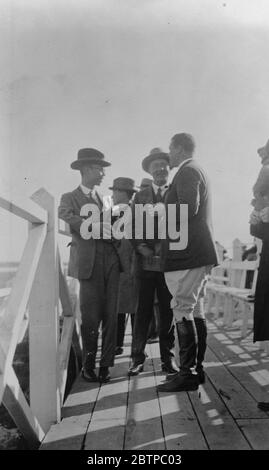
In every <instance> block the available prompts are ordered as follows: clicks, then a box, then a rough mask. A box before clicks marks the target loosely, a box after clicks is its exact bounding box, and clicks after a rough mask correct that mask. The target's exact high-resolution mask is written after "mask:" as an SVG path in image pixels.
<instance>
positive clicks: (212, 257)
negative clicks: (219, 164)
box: [158, 133, 218, 392]
mask: <svg viewBox="0 0 269 470" xmlns="http://www.w3.org/2000/svg"><path fill="white" fill-rule="evenodd" d="M169 149H170V166H171V168H174V167H177V173H176V174H175V176H174V178H173V181H172V183H171V185H170V187H169V189H168V191H167V193H166V197H165V204H166V206H168V205H169V204H175V205H176V208H177V212H176V225H177V230H178V229H179V228H180V224H181V223H188V243H187V246H186V248H185V249H178V250H177V249H172V244H171V242H174V241H175V240H171V239H170V238H169V235H168V236H167V238H166V239H165V240H164V241H163V243H162V254H161V257H162V265H163V269H164V272H165V280H166V283H167V286H168V289H169V291H170V293H171V295H172V301H171V307H172V309H173V314H174V320H175V325H176V332H177V335H178V343H179V367H180V370H179V372H178V373H176V374H173V375H170V376H168V377H167V381H166V382H165V383H164V384H161V385H159V386H158V390H159V391H160V392H174V391H179V392H180V391H190V390H197V388H198V385H199V383H204V381H205V374H204V370H203V360H204V356H205V351H206V337H207V327H206V320H205V316H204V311H203V297H204V288H205V283H206V280H207V275H208V274H209V272H210V270H211V268H212V266H214V265H216V264H217V263H218V261H217V253H216V249H215V244H214V241H213V240H214V238H213V233H212V222H211V196H210V190H209V184H208V180H207V177H206V175H205V173H204V171H203V170H202V168H201V167H200V166H199V165H198V163H196V161H195V160H194V159H193V154H194V150H195V142H194V139H193V137H192V136H191V135H190V134H186V133H181V134H176V135H175V136H174V137H173V138H172V140H171V143H170V147H169ZM180 204H187V205H188V220H187V221H186V220H185V221H183V220H180ZM168 224H169V220H168ZM173 248H174V247H173ZM195 368H196V371H195V370H194V369H195Z"/></svg>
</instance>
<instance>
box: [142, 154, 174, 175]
mask: <svg viewBox="0 0 269 470" xmlns="http://www.w3.org/2000/svg"><path fill="white" fill-rule="evenodd" d="M155 160H166V161H167V163H168V166H170V161H169V155H168V153H164V152H160V153H154V154H152V155H148V156H147V157H145V158H144V160H143V161H142V168H143V170H144V171H146V173H149V166H150V164H151V162H154V161H155Z"/></svg>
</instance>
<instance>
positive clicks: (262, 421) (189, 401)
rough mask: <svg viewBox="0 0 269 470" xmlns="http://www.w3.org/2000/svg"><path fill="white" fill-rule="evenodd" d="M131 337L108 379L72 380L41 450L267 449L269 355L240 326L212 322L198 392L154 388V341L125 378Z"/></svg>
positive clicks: (158, 379)
mask: <svg viewBox="0 0 269 470" xmlns="http://www.w3.org/2000/svg"><path fill="white" fill-rule="evenodd" d="M130 341H131V337H130V335H127V337H126V347H125V349H124V354H123V355H121V356H117V357H116V364H115V367H114V368H113V369H112V370H111V375H112V379H111V381H110V382H109V383H107V384H103V385H101V386H99V384H89V383H86V382H84V381H83V380H82V379H81V378H80V377H79V378H78V379H77V380H76V382H75V384H74V386H73V388H72V391H71V393H70V395H69V396H68V398H67V400H66V402H65V404H64V408H63V419H62V421H61V422H60V423H59V424H56V425H54V426H52V428H51V429H50V431H49V433H48V434H47V435H46V437H45V439H44V441H43V443H42V445H41V447H40V448H41V449H42V450H50V449H60V450H70V449H72V450H75V449H76V450H80V449H85V450H100V449H103V450H122V449H131V450H150V449H152V450H172V449H173V450H187V449H191V450H198V449H199V450H208V449H214V450H216V449H222V450H228V449H229V450H232V449H234V450H239V449H240V450H245V449H246V450H247V449H267V450H268V449H269V413H265V412H263V411H260V410H259V409H258V408H257V402H258V401H268V400H269V393H268V392H269V367H268V365H269V357H268V356H266V355H265V353H262V352H261V351H260V350H259V349H258V346H256V345H255V344H253V343H252V336H249V337H247V338H246V339H244V340H241V339H240V337H239V332H238V329H229V330H225V329H224V328H223V327H222V326H221V325H220V321H217V322H214V323H213V322H209V336H208V350H207V355H206V362H205V370H206V374H207V380H206V383H205V384H204V385H203V386H200V387H199V390H198V391H197V392H190V393H186V392H181V393H162V394H158V393H157V390H156V385H157V384H159V383H161V382H162V380H164V378H165V375H164V373H162V372H161V371H160V359H159V348H158V344H157V343H154V344H150V345H147V354H148V358H147V361H146V365H145V368H144V372H143V373H141V374H140V375H139V376H137V377H131V378H129V377H127V370H128V367H129V363H130V360H129V355H130Z"/></svg>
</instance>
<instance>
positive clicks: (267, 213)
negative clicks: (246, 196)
mask: <svg viewBox="0 0 269 470" xmlns="http://www.w3.org/2000/svg"><path fill="white" fill-rule="evenodd" d="M260 218H261V220H262V221H263V222H265V223H268V222H269V207H265V208H264V209H262V210H261V211H260Z"/></svg>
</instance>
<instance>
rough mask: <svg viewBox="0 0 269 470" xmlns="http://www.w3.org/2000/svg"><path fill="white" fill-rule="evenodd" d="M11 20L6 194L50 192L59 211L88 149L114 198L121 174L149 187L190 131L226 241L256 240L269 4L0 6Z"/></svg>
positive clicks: (58, 1)
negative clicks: (179, 136)
mask: <svg viewBox="0 0 269 470" xmlns="http://www.w3.org/2000/svg"><path fill="white" fill-rule="evenodd" d="M0 13H1V15H0V30H1V37H0V48H1V59H0V80H1V126H0V127H1V128H0V142H1V147H2V148H1V162H2V163H1V167H2V171H1V175H0V178H1V179H0V183H1V187H2V188H3V191H4V192H5V193H8V194H9V195H10V196H11V197H12V196H14V195H15V194H16V195H19V196H20V195H23V196H24V197H29V196H30V195H31V194H32V193H33V192H34V191H35V190H37V189H38V188H39V187H41V186H43V187H45V188H46V189H47V190H48V191H50V192H51V193H53V194H54V195H55V197H56V199H57V201H58V200H59V197H60V195H61V194H62V193H63V192H66V191H69V190H72V189H74V188H75V187H76V186H77V185H78V183H79V174H78V173H77V172H75V171H73V170H71V169H70V163H71V162H72V161H73V160H75V159H76V156H77V151H78V149H79V148H81V147H95V148H97V149H99V150H101V151H102V152H104V154H105V156H106V158H107V160H109V161H110V162H111V163H112V166H111V168H109V169H107V171H106V177H105V179H104V182H103V185H102V187H101V188H100V189H101V191H102V192H103V193H105V194H106V193H109V191H108V189H107V188H108V186H110V184H111V183H112V180H113V179H114V178H115V177H117V176H129V177H132V178H134V179H135V180H136V183H137V184H139V183H140V180H141V178H142V177H144V176H147V175H146V174H145V173H144V172H143V170H142V168H141V161H142V159H143V158H144V157H145V156H146V155H147V154H148V153H149V151H150V150H151V149H152V148H153V147H162V148H163V150H165V151H167V150H168V146H169V141H170V138H171V137H172V136H173V135H174V134H175V133H177V132H182V131H185V132H189V133H191V134H193V135H194V137H195V140H196V143H197V150H196V156H195V158H196V159H197V160H198V161H199V162H200V163H201V165H202V166H203V167H204V168H205V170H206V171H207V173H208V175H209V177H210V180H211V186H212V193H213V204H214V206H213V210H214V214H213V215H214V226H215V238H216V240H219V241H220V242H221V243H223V244H224V245H225V246H230V245H231V242H232V240H233V239H234V238H236V237H239V238H240V239H241V240H242V241H244V242H248V243H249V242H251V237H250V235H249V227H248V218H249V213H250V210H251V207H250V204H249V203H250V200H251V191H252V186H253V184H254V181H255V178H256V176H257V173H258V171H259V169H260V161H259V158H258V156H257V148H258V147H259V146H261V145H263V144H264V143H265V142H266V140H267V138H268V137H269V125H268V123H269V86H268V84H269V60H268V44H269V2H268V0H264V1H263V0H257V1H253V0H232V1H225V0H223V1H218V0H136V1H134V0H72V1H71V0H46V1H45V0H33V1H29V0H23V1H19V0H9V1H8V0H0ZM0 222H2V227H1V234H0V259H1V258H2V259H14V258H16V257H17V256H18V253H20V251H21V247H22V241H18V236H17V233H18V229H17V227H21V226H22V225H21V224H20V223H19V224H17V223H16V222H11V221H10V220H9V221H7V217H6V216H5V215H3V214H1V211H0ZM24 226H25V225H24ZM11 230H12V232H13V234H14V233H16V237H15V236H14V235H13V236H12V237H11V236H10V232H11ZM24 230H26V228H25V229H24ZM22 233H26V232H25V231H24V232H21V231H20V237H19V238H20V239H21V240H22V239H23V236H22Z"/></svg>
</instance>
